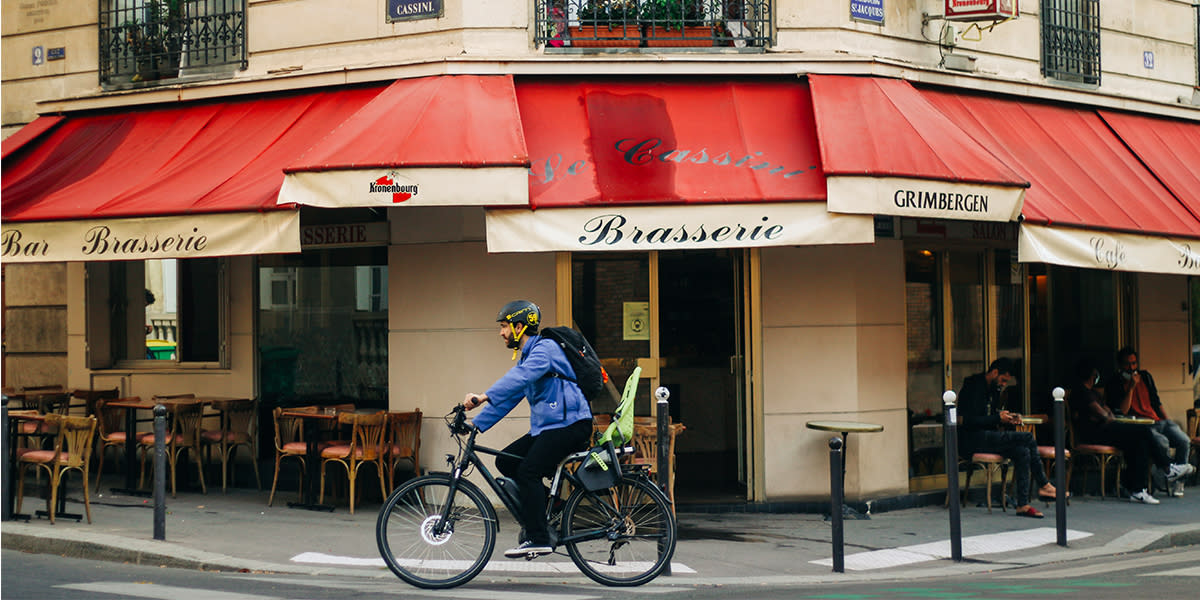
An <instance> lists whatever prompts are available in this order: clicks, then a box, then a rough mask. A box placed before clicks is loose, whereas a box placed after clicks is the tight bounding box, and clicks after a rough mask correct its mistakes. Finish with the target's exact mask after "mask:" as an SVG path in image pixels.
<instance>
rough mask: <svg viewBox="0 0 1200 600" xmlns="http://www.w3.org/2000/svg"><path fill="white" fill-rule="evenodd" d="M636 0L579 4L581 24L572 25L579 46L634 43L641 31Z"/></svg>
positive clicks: (589, 0)
mask: <svg viewBox="0 0 1200 600" xmlns="http://www.w3.org/2000/svg"><path fill="white" fill-rule="evenodd" d="M637 14H638V10H637V4H636V2H635V0H587V1H586V2H585V3H584V4H583V6H581V7H580V8H579V26H578V27H571V28H570V30H571V45H572V46H574V47H576V48H601V47H608V48H612V47H634V46H637V45H638V38H639V37H640V36H641V31H640V29H639V28H638V24H637V20H638V18H637Z"/></svg>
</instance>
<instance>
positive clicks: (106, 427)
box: [93, 396, 145, 492]
mask: <svg viewBox="0 0 1200 600" xmlns="http://www.w3.org/2000/svg"><path fill="white" fill-rule="evenodd" d="M118 400H119V401H122V402H141V401H142V399H141V398H139V397H137V396H132V397H129V398H119V399H118V398H114V399H113V400H108V399H106V398H100V399H98V400H96V407H95V410H96V414H95V415H93V416H95V417H96V445H97V446H98V447H99V452H97V453H96V454H97V461H96V491H97V492H99V491H100V476H101V475H102V474H103V473H104V458H105V456H106V455H107V450H108V449H109V448H116V449H117V458H118V460H119V459H120V457H122V456H124V454H125V453H124V452H123V450H124V449H125V443H126V441H127V440H128V436H127V435H126V433H125V409H124V408H121V407H119V406H109V403H110V402H114V401H118ZM142 435H145V432H142V433H138V434H135V435H134V439H138V438H139V437H140V436H142Z"/></svg>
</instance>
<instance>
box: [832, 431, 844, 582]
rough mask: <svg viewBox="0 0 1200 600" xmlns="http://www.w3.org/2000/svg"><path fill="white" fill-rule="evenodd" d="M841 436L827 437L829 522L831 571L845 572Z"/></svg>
mask: <svg viewBox="0 0 1200 600" xmlns="http://www.w3.org/2000/svg"><path fill="white" fill-rule="evenodd" d="M844 493H845V492H844V490H842V438H840V437H831V438H829V524H830V525H831V526H832V528H833V531H832V536H833V572H834V573H845V572H846V547H845V539H844V537H843V536H844V532H843V530H842V511H843V508H842V506H843V500H844V498H843V494H844Z"/></svg>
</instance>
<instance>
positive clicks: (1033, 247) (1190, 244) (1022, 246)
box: [1017, 223, 1200, 275]
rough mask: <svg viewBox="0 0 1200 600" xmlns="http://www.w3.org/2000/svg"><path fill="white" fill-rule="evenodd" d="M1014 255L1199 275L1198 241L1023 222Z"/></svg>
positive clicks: (1087, 266)
mask: <svg viewBox="0 0 1200 600" xmlns="http://www.w3.org/2000/svg"><path fill="white" fill-rule="evenodd" d="M1017 255H1018V258H1019V260H1020V261H1021V262H1044V263H1050V264H1055V265H1065V266H1069V267H1082V268H1085V269H1106V270H1110V271H1132V272H1140V273H1169V274H1176V275H1200V240H1197V239H1187V238H1174V237H1167V236H1151V235H1140V234H1135V233H1123V232H1116V231H1103V230H1097V229H1078V228H1073V227H1053V226H1048V225H1034V224H1032V223H1022V224H1021V230H1020V236H1019V238H1018V246H1017Z"/></svg>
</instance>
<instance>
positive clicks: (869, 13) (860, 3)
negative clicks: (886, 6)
mask: <svg viewBox="0 0 1200 600" xmlns="http://www.w3.org/2000/svg"><path fill="white" fill-rule="evenodd" d="M850 18H852V19H858V20H860V21H869V22H871V23H875V24H876V25H883V0H850Z"/></svg>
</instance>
